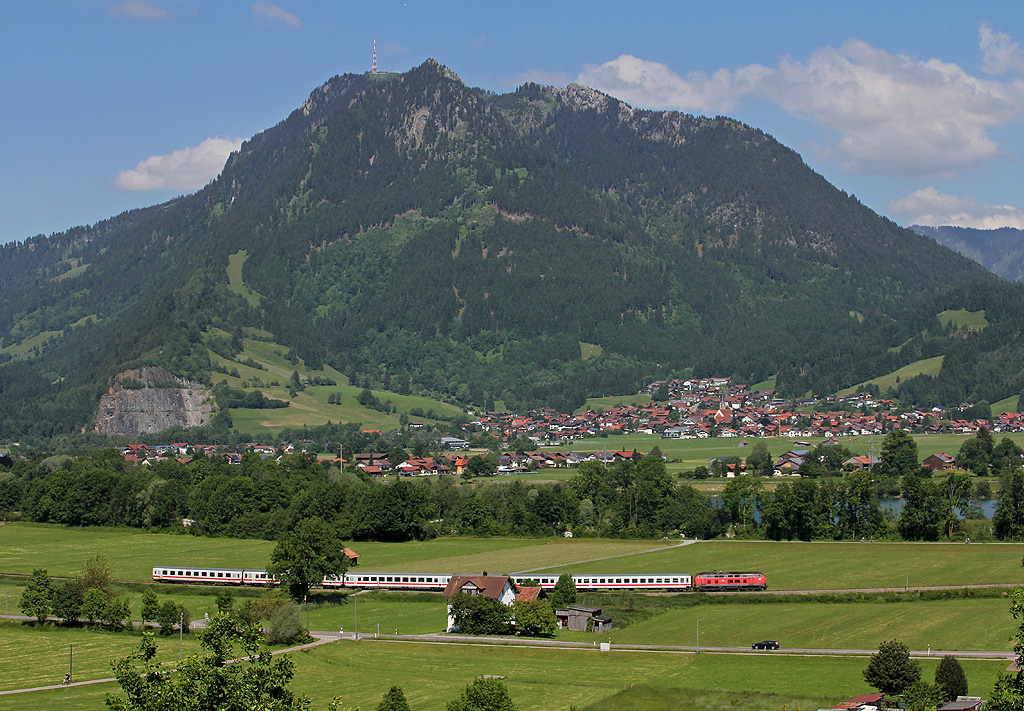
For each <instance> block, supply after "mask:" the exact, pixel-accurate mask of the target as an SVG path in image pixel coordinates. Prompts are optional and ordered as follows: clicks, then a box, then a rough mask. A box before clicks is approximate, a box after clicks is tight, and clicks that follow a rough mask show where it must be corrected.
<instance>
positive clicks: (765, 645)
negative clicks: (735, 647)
mask: <svg viewBox="0 0 1024 711" xmlns="http://www.w3.org/2000/svg"><path fill="white" fill-rule="evenodd" d="M750 648H751V649H778V648H779V643H778V642H776V641H775V640H773V639H766V640H765V641H763V642H754V643H753V644H752V645H750Z"/></svg>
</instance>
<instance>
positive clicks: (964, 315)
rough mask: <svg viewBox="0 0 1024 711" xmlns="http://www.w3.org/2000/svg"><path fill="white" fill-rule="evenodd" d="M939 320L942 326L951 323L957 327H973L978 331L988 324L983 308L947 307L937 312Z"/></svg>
mask: <svg viewBox="0 0 1024 711" xmlns="http://www.w3.org/2000/svg"><path fill="white" fill-rule="evenodd" d="M939 322H940V323H941V324H942V325H943V326H945V325H946V324H947V323H953V324H954V325H955V326H956V327H957V328H973V329H975V330H978V331H980V330H981V329H983V328H985V327H986V326H988V319H986V318H985V309H982V310H981V311H967V310H966V309H947V310H946V311H943V312H942V313H940V314H939Z"/></svg>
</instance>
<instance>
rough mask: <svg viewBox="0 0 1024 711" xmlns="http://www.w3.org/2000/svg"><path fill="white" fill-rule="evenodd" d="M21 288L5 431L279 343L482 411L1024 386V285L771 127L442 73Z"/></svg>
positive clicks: (80, 233) (311, 364) (92, 243)
mask: <svg viewBox="0 0 1024 711" xmlns="http://www.w3.org/2000/svg"><path fill="white" fill-rule="evenodd" d="M0 295H2V296H0V359H3V360H9V362H8V363H7V364H6V365H4V366H2V367H0V407H2V408H4V411H5V412H6V413H7V416H6V417H5V418H3V419H2V420H0V437H16V436H23V435H34V436H40V437H45V436H53V435H56V434H60V433H66V432H72V431H77V430H81V429H83V428H88V427H90V426H91V423H92V420H93V419H94V418H95V417H96V415H97V412H96V406H97V403H98V402H99V399H100V396H101V395H102V394H103V393H105V392H107V391H108V390H109V389H110V388H111V387H112V386H111V383H113V382H114V379H115V378H116V377H118V374H119V373H123V372H124V371H126V370H127V369H138V368H143V367H160V368H164V369H166V370H167V371H168V372H169V373H170V374H171V375H173V376H174V377H176V378H180V379H182V380H183V381H189V382H197V383H206V384H207V385H211V384H212V383H213V381H214V380H217V381H219V380H221V379H222V378H223V377H224V375H223V374H224V373H225V372H227V371H228V370H230V368H226V367H225V364H227V365H230V364H231V363H232V362H238V361H241V360H242V350H243V348H244V347H246V344H248V343H250V342H251V340H252V339H259V340H261V341H273V342H275V343H277V344H280V347H281V349H282V355H284V356H286V357H287V358H288V359H289V360H290V362H292V363H302V364H304V367H305V368H306V370H307V371H308V372H313V371H319V369H321V368H323V367H325V366H330V367H332V368H334V369H335V370H337V371H339V372H340V373H342V374H344V375H345V376H347V377H348V379H349V382H350V383H352V384H353V385H356V386H357V387H362V388H375V389H382V390H390V391H394V392H396V393H422V394H427V395H431V396H433V397H436V398H440V399H444V400H447V401H457V402H460V403H463V404H466V405H472V406H475V407H493V403H494V402H495V401H496V400H497V401H500V402H504V403H505V405H506V406H508V407H515V408H522V407H528V406H537V405H545V406H550V407H556V408H561V409H571V408H573V407H575V406H577V405H579V404H581V403H582V402H583V400H584V398H585V397H586V396H588V395H603V394H612V393H625V392H635V391H636V390H637V389H638V388H639V387H640V386H641V385H643V384H644V383H646V382H649V381H651V380H654V379H657V378H660V377H664V376H666V375H686V374H691V373H692V374H694V375H712V374H714V375H726V374H728V375H733V376H734V377H736V378H737V379H739V381H741V382H747V383H755V382H758V381H760V380H762V379H764V378H768V377H770V376H776V379H777V380H776V381H777V388H778V389H779V390H780V391H782V392H785V393H790V394H801V395H802V394H805V393H807V392H814V393H829V392H834V391H835V390H838V389H840V388H842V387H846V386H850V385H853V384H856V383H859V382H863V381H865V380H867V379H869V378H872V377H875V376H878V375H881V374H884V373H888V372H891V371H893V370H895V369H897V368H900V367H902V366H905V365H907V364H909V363H913V362H915V361H916V360H918V359H922V358H932V357H934V356H937V355H942V356H944V357H945V360H944V365H943V367H942V371H941V372H940V374H939V376H938V377H936V378H934V379H933V378H931V377H930V376H925V377H923V378H914V379H908V380H906V381H904V383H903V384H901V391H904V392H903V394H905V396H906V397H908V398H910V399H912V400H914V401H917V402H922V403H923V402H929V401H934V400H938V399H942V398H945V399H947V401H949V400H948V399H949V398H954V399H955V400H956V401H960V400H977V399H986V400H990V401H991V400H995V399H999V398H1001V397H1005V396H1006V395H1009V394H1016V393H1017V392H1020V390H1021V388H1022V386H1024V375H1022V373H1024V353H1022V346H1021V345H1019V344H1020V343H1021V340H1020V339H1019V325H1020V324H1021V323H1024V319H1022V318H1021V316H1022V314H1021V309H1022V306H1021V304H1022V303H1024V299H1021V298H1020V297H1021V290H1020V288H1018V287H1017V286H1015V285H1012V284H1009V283H1007V282H1004V281H1002V280H1000V279H998V278H997V277H995V276H993V275H992V274H990V273H989V272H987V271H986V270H984V269H983V268H982V267H980V266H979V265H977V264H975V263H974V262H972V261H970V260H968V259H965V258H964V257H961V256H960V255H958V254H956V253H955V252H954V251H952V250H950V249H947V248H945V247H942V246H939V245H938V244H936V243H935V241H934V240H932V239H929V238H927V237H923V236H921V235H918V234H916V233H915V232H912V231H910V230H906V229H903V228H901V227H899V226H897V225H896V224H894V223H893V222H891V221H889V220H887V219H885V218H883V217H880V216H879V215H877V214H875V213H874V212H872V211H871V210H869V209H868V208H867V207H865V206H864V205H862V204H861V203H860V202H859V201H858V200H857V199H856V198H855V197H853V196H850V195H847V194H845V193H843V192H841V191H839V190H837V189H835V188H834V187H833V186H831V185H830V184H829V183H828V182H827V181H826V180H825V179H824V178H822V177H821V176H820V175H818V174H816V173H815V172H813V171H812V170H810V169H809V168H808V167H807V166H806V165H805V164H804V163H803V161H802V160H801V158H800V156H799V155H797V154H796V153H795V152H794V151H792V150H790V149H788V148H786V147H785V146H783V145H781V144H779V143H778V142H777V141H776V140H774V139H773V138H772V137H771V136H768V135H767V134H765V133H763V132H761V131H759V130H757V129H755V128H751V127H749V126H745V125H743V124H741V123H738V122H736V121H733V120H731V119H728V118H724V117H716V118H704V117H695V116H689V115H686V114H682V113H676V112H657V111H642V110H637V109H633V108H631V107H629V106H628V105H626V104H625V103H623V102H621V101H618V100H616V99H614V98H611V97H609V96H606V95H604V94H601V93H599V92H596V91H594V90H591V89H588V88H586V87H583V86H578V85H570V86H569V87H567V88H564V89H563V88H554V87H542V86H538V85H535V84H526V85H524V86H522V87H520V88H519V89H518V90H516V91H515V92H513V93H509V94H503V95H496V94H492V93H489V92H486V91H482V90H479V89H474V88H470V87H467V86H466V85H465V84H464V83H462V82H461V81H460V80H459V78H458V77H457V76H455V75H454V74H453V73H452V72H450V71H449V70H448V69H446V68H445V67H443V66H442V65H440V64H439V63H437V62H436V61H433V60H430V61H428V62H426V63H424V64H423V65H421V66H419V67H416V68H415V69H412V70H411V71H409V72H407V73H405V74H387V75H377V74H364V75H344V76H337V77H334V78H333V79H331V80H329V81H327V82H326V83H325V84H324V85H323V86H321V87H319V88H317V89H316V90H315V91H313V92H312V94H311V95H310V97H309V99H308V100H307V101H306V102H305V103H304V104H303V106H302V107H300V108H299V109H296V110H295V111H294V112H292V113H291V115H289V116H288V117H287V118H286V119H285V120H284V121H282V122H281V123H280V124H278V125H277V126H275V127H273V128H270V129H268V130H266V131H264V132H262V133H260V134H258V135H256V136H254V137H253V138H252V139H250V140H249V141H246V142H245V144H244V145H243V146H242V147H241V149H240V150H239V151H238V152H237V153H235V154H233V155H232V156H231V157H230V158H229V159H228V161H227V164H226V165H225V167H224V170H223V172H222V173H221V175H220V176H219V177H218V178H217V179H216V180H214V181H213V182H212V183H210V184H209V185H208V186H207V187H206V188H204V189H202V190H200V191H199V192H197V193H195V194H193V195H189V196H185V197H182V198H179V199H176V200H173V201H171V202H168V203H165V204H163V205H158V206H154V207H151V208H146V209H142V210H134V211H131V212H128V213H125V214H122V215H119V216H117V217H114V218H111V219H109V220H106V221H104V222H101V223H99V224H96V225H93V226H90V227H80V228H75V229H72V230H68V231H67V232H64V233H61V234H56V235H52V236H49V237H43V236H40V237H34V238H31V239H28V240H26V241H25V242H23V243H17V244H8V245H4V246H3V247H0ZM950 310H961V311H966V312H972V313H973V312H978V311H984V317H985V319H986V323H987V326H986V327H985V328H984V329H972V330H967V329H959V328H957V327H956V326H955V324H951V322H950V321H948V320H947V321H945V322H940V320H939V319H938V318H937V316H938V315H939V314H941V313H943V312H947V311H950ZM215 371H216V372H215ZM325 372H326V371H325ZM229 384H230V385H232V386H237V385H238V384H239V379H238V378H235V379H234V380H231V381H229ZM246 385H258V383H257V382H256V379H252V382H251V383H249V382H246ZM296 385H299V383H298V381H296ZM217 419H218V418H217V417H214V418H213V420H214V421H215V422H214V424H216V421H217ZM220 424H221V425H222V426H223V425H224V424H225V423H224V422H223V420H222V421H221V422H220Z"/></svg>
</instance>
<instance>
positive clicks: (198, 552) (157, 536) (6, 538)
mask: <svg viewBox="0 0 1024 711" xmlns="http://www.w3.org/2000/svg"><path fill="white" fill-rule="evenodd" d="M273 548H274V544H273V543H272V542H271V541H257V540H242V539H237V538H203V537H199V536H189V535H170V534H166V533H146V532H144V531H137V530H135V529H127V528H66V527H64V526H55V525H50V524H42V523H12V524H8V525H6V526H0V573H17V574H23V575H25V574H29V573H31V572H32V571H33V570H34V569H35V568H44V569H46V570H47V571H48V572H49V573H50V575H54V576H71V575H75V574H76V573H78V572H79V571H81V570H82V564H83V563H84V562H85V561H86V560H88V559H89V558H91V557H93V556H96V555H100V556H103V557H104V558H106V559H107V562H108V563H109V564H110V568H111V573H112V575H113V576H114V578H115V579H117V580H129V581H152V580H153V566H155V565H161V564H163V565H186V564H188V563H189V562H192V563H193V564H196V565H209V566H215V567H221V568H256V567H260V568H262V567H263V566H264V565H265V564H266V562H267V561H268V560H269V559H270V552H271V551H272V550H273Z"/></svg>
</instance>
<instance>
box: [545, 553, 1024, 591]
mask: <svg viewBox="0 0 1024 711" xmlns="http://www.w3.org/2000/svg"><path fill="white" fill-rule="evenodd" d="M1022 555H1024V544H1016V543H1015V544H1001V543H1000V544H997V543H984V544H979V543H972V544H970V545H965V544H963V543H950V544H941V543H800V542H786V543H768V542H740V541H702V542H700V543H698V544H696V545H690V546H683V547H679V548H672V549H669V550H664V551H656V552H652V553H644V554H642V555H635V556H629V557H626V558H613V559H611V560H605V561H600V562H596V563H587V564H581V565H570V566H563V567H560V568H558V570H563V568H564V569H565V570H569V571H571V572H573V573H595V572H602V573H634V572H635V573H671V572H685V573H696V572H699V571H702V570H758V571H761V572H763V573H765V574H766V575H767V576H768V585H769V589H770V590H812V589H813V590H819V589H820V590H839V589H847V588H880V587H894V588H902V587H904V586H905V585H906V583H907V576H908V575H909V580H910V585H911V586H928V585H968V584H996V583H1024V568H1022V567H1021V556H1022Z"/></svg>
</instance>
